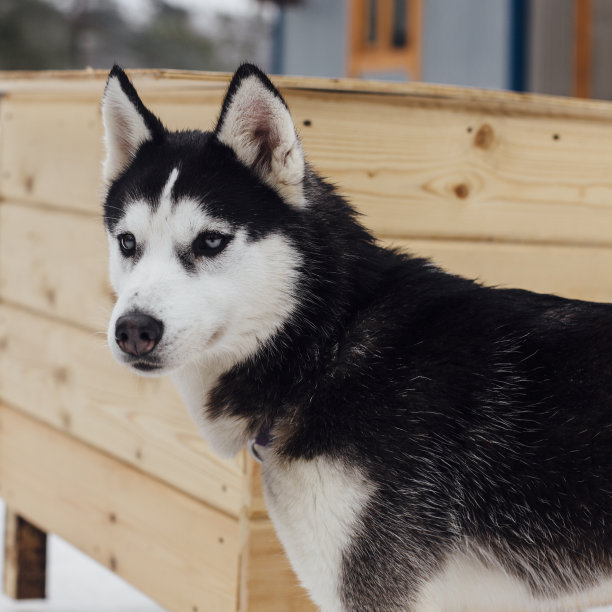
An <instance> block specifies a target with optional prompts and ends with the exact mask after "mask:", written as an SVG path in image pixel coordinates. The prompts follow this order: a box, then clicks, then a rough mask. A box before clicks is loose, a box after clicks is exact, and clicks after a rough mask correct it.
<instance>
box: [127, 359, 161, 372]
mask: <svg viewBox="0 0 612 612" xmlns="http://www.w3.org/2000/svg"><path fill="white" fill-rule="evenodd" d="M129 365H130V366H132V367H133V368H135V369H136V370H140V371H141V372H153V371H155V370H160V369H161V366H160V365H159V364H155V363H149V362H147V361H134V362H132V363H130V364H129Z"/></svg>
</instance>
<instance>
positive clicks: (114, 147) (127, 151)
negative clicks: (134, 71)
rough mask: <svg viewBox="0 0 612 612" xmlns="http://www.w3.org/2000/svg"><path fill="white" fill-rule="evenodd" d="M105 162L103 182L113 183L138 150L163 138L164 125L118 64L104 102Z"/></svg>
mask: <svg viewBox="0 0 612 612" xmlns="http://www.w3.org/2000/svg"><path fill="white" fill-rule="evenodd" d="M102 120H103V123H104V141H105V143H106V159H105V160H104V180H105V182H106V184H107V185H109V184H110V183H111V182H112V181H114V180H115V179H116V178H117V177H118V176H119V174H121V172H122V171H123V170H125V168H126V167H127V166H128V165H129V163H130V162H131V161H132V159H133V158H134V156H135V155H136V153H137V151H138V149H139V148H140V147H141V146H142V145H143V144H144V143H145V142H148V141H150V140H157V139H160V138H162V137H163V135H164V132H165V129H164V126H163V125H162V122H161V121H160V120H159V119H158V118H157V117H156V116H155V115H154V114H153V113H152V112H151V111H150V110H149V109H148V108H147V107H146V106H145V105H144V104H143V103H142V100H141V99H140V98H139V97H138V94H137V93H136V89H135V88H134V86H133V85H132V83H131V82H130V79H128V77H127V75H126V74H125V72H123V70H122V69H121V68H120V67H119V66H117V65H116V64H115V66H113V69H112V70H111V71H110V73H109V75H108V79H107V81H106V87H105V89H104V97H103V98H102Z"/></svg>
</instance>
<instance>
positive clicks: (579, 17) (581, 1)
mask: <svg viewBox="0 0 612 612" xmlns="http://www.w3.org/2000/svg"><path fill="white" fill-rule="evenodd" d="M592 20H593V12H592V6H591V0H574V96H575V97H577V98H589V97H590V95H591V46H592V36H591V25H592Z"/></svg>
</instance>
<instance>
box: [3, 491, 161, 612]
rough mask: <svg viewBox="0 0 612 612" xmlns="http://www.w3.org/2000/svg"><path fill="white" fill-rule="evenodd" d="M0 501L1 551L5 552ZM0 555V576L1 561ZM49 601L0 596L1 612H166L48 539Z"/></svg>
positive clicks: (60, 542)
mask: <svg viewBox="0 0 612 612" xmlns="http://www.w3.org/2000/svg"><path fill="white" fill-rule="evenodd" d="M3 525H4V504H3V503H2V501H1V500H0V551H2V550H4V541H3V540H4V528H3ZM2 556H3V555H0V576H2V563H3V559H2ZM47 594H48V599H46V600H43V601H39V600H30V601H20V602H15V601H13V600H12V599H8V598H7V597H5V596H4V595H3V594H2V593H0V612H165V610H164V609H163V608H161V607H160V606H158V605H157V604H156V603H154V602H153V601H151V600H150V599H149V598H148V597H145V596H144V595H143V594H142V593H140V592H139V591H137V590H136V589H134V588H133V587H131V586H130V585H129V584H127V583H126V582H124V581H123V580H121V578H118V577H117V576H116V575H115V574H113V573H112V572H110V571H108V570H107V569H106V568H105V567H103V566H102V565H100V564H98V563H96V562H95V561H92V559H90V558H89V557H87V556H85V555H83V554H82V553H81V552H79V551H78V550H76V549H75V548H73V547H72V546H70V545H69V544H67V543H66V542H64V541H63V540H60V538H58V537H56V536H51V537H50V538H49V541H48V548H47Z"/></svg>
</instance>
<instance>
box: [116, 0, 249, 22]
mask: <svg viewBox="0 0 612 612" xmlns="http://www.w3.org/2000/svg"><path fill="white" fill-rule="evenodd" d="M116 1H117V4H118V5H119V6H120V7H121V9H122V10H123V11H125V13H126V14H127V15H130V16H132V17H133V18H135V19H138V18H139V17H140V16H141V15H143V12H145V13H146V11H147V6H148V1H147V0H116ZM166 2H167V3H168V4H172V5H175V6H181V7H184V8H187V9H190V10H192V11H194V12H195V13H199V12H208V11H211V10H212V11H219V12H223V13H232V14H244V13H248V12H250V11H252V10H254V9H255V7H256V4H258V3H257V2H256V0H166Z"/></svg>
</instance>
